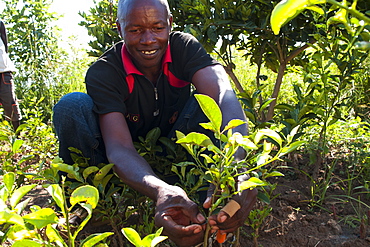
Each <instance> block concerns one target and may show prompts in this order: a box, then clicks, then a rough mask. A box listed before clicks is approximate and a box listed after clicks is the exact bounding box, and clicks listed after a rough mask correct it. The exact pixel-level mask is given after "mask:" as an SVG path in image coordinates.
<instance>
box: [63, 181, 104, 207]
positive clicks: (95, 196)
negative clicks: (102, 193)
mask: <svg viewBox="0 0 370 247" xmlns="http://www.w3.org/2000/svg"><path fill="white" fill-rule="evenodd" d="M98 201H99V192H98V190H97V189H96V188H95V187H93V186H91V185H84V186H81V187H78V188H77V189H75V190H74V191H73V192H72V195H71V198H70V202H71V205H72V207H73V206H74V205H76V203H81V202H86V203H87V204H90V205H91V206H92V207H93V208H95V207H96V205H97V204H98Z"/></svg>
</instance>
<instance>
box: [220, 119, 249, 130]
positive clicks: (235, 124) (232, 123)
mask: <svg viewBox="0 0 370 247" xmlns="http://www.w3.org/2000/svg"><path fill="white" fill-rule="evenodd" d="M245 123H246V122H245V121H243V120H240V119H231V120H230V121H229V122H228V124H227V125H226V126H225V128H224V130H223V131H222V132H225V131H227V130H229V129H234V128H236V127H238V126H240V125H243V124H245Z"/></svg>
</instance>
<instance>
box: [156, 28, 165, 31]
mask: <svg viewBox="0 0 370 247" xmlns="http://www.w3.org/2000/svg"><path fill="white" fill-rule="evenodd" d="M163 29H164V27H155V28H154V30H156V31H161V30H163Z"/></svg>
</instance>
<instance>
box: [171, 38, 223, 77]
mask: <svg viewBox="0 0 370 247" xmlns="http://www.w3.org/2000/svg"><path fill="white" fill-rule="evenodd" d="M170 45H171V56H172V70H173V72H174V74H175V75H176V76H177V77H178V78H179V79H182V80H185V81H188V82H191V81H192V78H193V75H194V74H195V73H196V72H197V71H198V70H200V69H202V68H205V67H207V66H211V65H216V64H220V63H219V62H217V61H216V60H215V59H213V58H212V57H211V56H210V55H209V54H208V53H207V51H206V50H205V49H204V48H203V46H202V44H201V43H200V42H199V41H198V40H197V39H196V38H195V37H194V36H192V35H190V34H187V33H182V32H174V33H172V34H171V38H170Z"/></svg>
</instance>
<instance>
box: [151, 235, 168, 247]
mask: <svg viewBox="0 0 370 247" xmlns="http://www.w3.org/2000/svg"><path fill="white" fill-rule="evenodd" d="M167 238H168V237H167V236H158V237H155V238H154V239H153V240H152V242H151V244H150V247H154V246H156V245H157V244H159V243H160V242H162V241H164V240H166V239H167Z"/></svg>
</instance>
